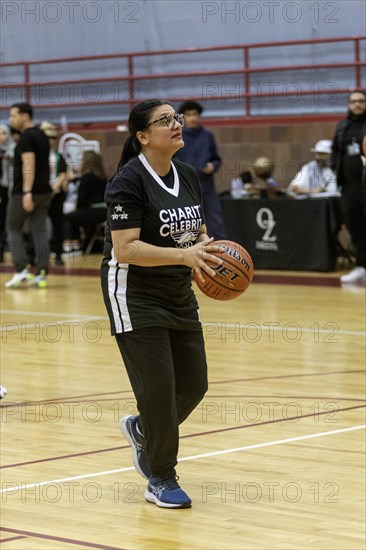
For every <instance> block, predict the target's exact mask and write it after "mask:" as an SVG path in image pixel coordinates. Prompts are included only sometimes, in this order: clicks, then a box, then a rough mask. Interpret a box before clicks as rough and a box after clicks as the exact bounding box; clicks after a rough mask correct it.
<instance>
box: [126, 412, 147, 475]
mask: <svg viewBox="0 0 366 550" xmlns="http://www.w3.org/2000/svg"><path fill="white" fill-rule="evenodd" d="M138 418H139V417H138V416H132V415H131V414H128V415H127V416H124V417H123V418H121V420H120V423H119V426H120V428H121V432H122V433H123V435H124V436H125V438H126V439H127V441H128V442H129V444H130V445H131V447H132V460H133V465H134V466H135V468H136V470H137V471H138V473H139V474H140V475H141V476H142V477H144V478H145V479H149V478H150V476H151V469H150V465H149V461H148V458H147V455H146V451H145V445H144V436H143V435H141V434H140V433H139V432H138V431H137V428H136V424H137V420H138Z"/></svg>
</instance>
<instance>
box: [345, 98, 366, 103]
mask: <svg viewBox="0 0 366 550" xmlns="http://www.w3.org/2000/svg"><path fill="white" fill-rule="evenodd" d="M348 103H366V99H350V100H349V101H348Z"/></svg>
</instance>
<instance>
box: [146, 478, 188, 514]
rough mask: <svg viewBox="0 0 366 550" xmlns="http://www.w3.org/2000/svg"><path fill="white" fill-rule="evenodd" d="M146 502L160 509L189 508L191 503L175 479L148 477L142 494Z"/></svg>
mask: <svg viewBox="0 0 366 550" xmlns="http://www.w3.org/2000/svg"><path fill="white" fill-rule="evenodd" d="M144 497H145V499H146V500H147V501H148V502H153V503H154V504H156V506H159V507H160V508H190V507H191V506H192V501H191V499H190V498H189V496H188V495H187V493H185V492H184V491H183V489H182V488H181V487H180V486H179V484H178V482H177V480H176V478H175V477H171V478H168V479H162V478H161V477H150V479H149V484H148V486H147V489H146V491H145V494H144Z"/></svg>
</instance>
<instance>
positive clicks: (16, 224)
mask: <svg viewBox="0 0 366 550" xmlns="http://www.w3.org/2000/svg"><path fill="white" fill-rule="evenodd" d="M9 124H10V126H11V127H12V128H14V129H15V130H18V131H20V132H21V137H20V140H19V143H18V145H17V146H16V148H15V152H14V187H13V193H12V197H11V199H10V202H9V207H8V212H7V232H8V236H9V244H10V249H11V253H12V256H13V263H14V266H15V274H14V275H13V277H12V278H11V279H10V281H8V282H7V283H6V284H5V286H6V287H8V288H9V287H17V286H19V285H20V284H21V283H23V282H26V283H28V285H29V286H36V287H38V288H45V287H46V286H47V272H48V262H49V258H48V257H49V242H48V241H49V239H48V233H47V225H46V220H47V211H48V207H49V205H50V201H51V191H52V190H51V187H50V185H49V181H50V167H49V152H50V147H49V143H48V138H47V136H46V134H45V133H44V132H42V130H40V129H39V128H36V127H35V126H34V124H33V109H32V107H31V106H30V105H29V104H28V103H15V104H14V105H12V107H11V108H10V116H9ZM27 218H28V219H29V226H30V230H31V234H32V238H33V242H34V245H35V255H36V276H35V277H33V275H32V274H31V273H30V272H29V271H28V269H27V258H26V252H25V248H24V241H23V235H22V228H23V225H24V222H25V220H26V219H27Z"/></svg>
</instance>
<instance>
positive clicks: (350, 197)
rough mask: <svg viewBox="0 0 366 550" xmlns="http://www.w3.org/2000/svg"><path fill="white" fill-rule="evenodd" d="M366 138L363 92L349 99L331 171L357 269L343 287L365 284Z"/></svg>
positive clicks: (334, 145)
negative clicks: (365, 159) (365, 161)
mask: <svg viewBox="0 0 366 550" xmlns="http://www.w3.org/2000/svg"><path fill="white" fill-rule="evenodd" d="M365 135H366V92H363V91H360V90H356V91H354V92H352V93H351V94H350V95H349V97H348V115H347V118H346V119H344V120H342V121H341V122H339V123H338V125H337V128H336V132H335V136H334V140H333V150H332V168H333V170H334V171H335V172H336V175H337V183H338V185H339V186H340V187H341V192H342V206H343V210H344V219H345V223H346V226H347V228H348V230H349V232H350V235H351V238H352V242H353V246H354V249H355V255H356V267H355V268H354V269H353V270H352V271H351V272H350V273H347V275H343V276H342V277H341V282H342V283H356V282H365V281H366V187H365V182H364V181H363V177H362V170H363V166H362V160H361V152H362V139H363V137H364V136H365Z"/></svg>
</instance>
